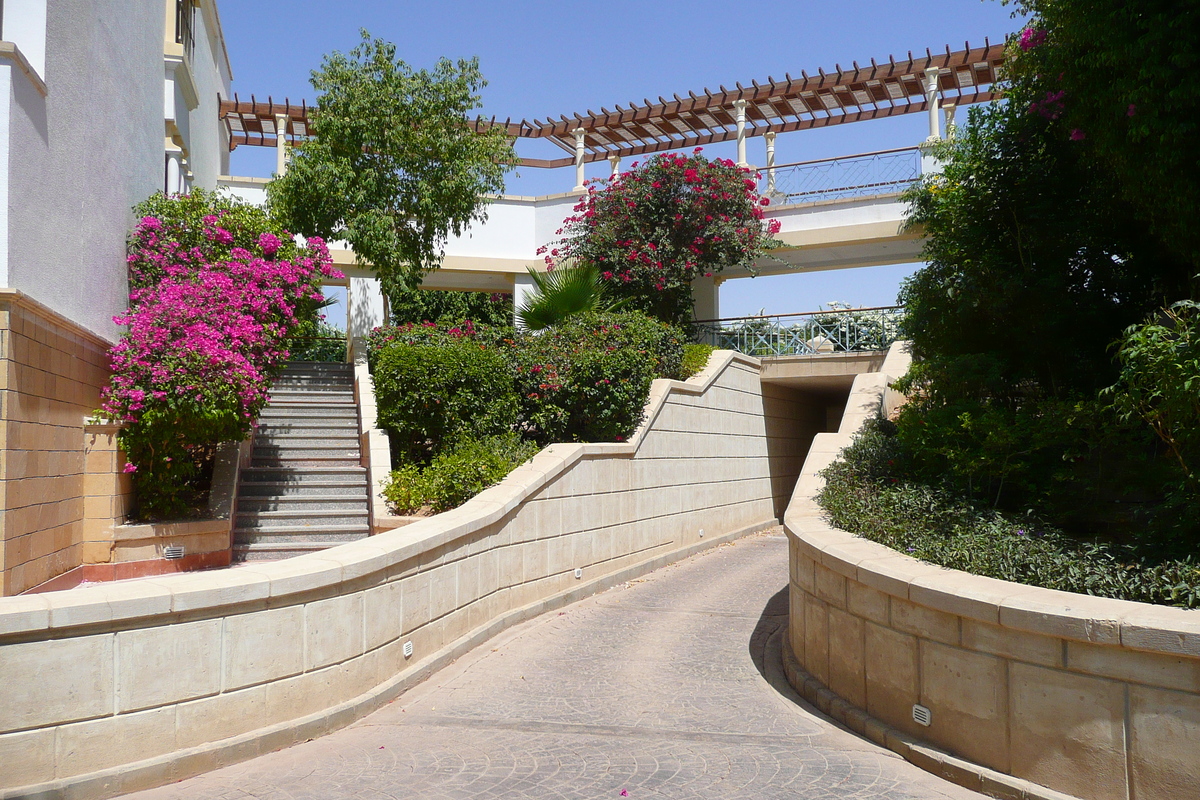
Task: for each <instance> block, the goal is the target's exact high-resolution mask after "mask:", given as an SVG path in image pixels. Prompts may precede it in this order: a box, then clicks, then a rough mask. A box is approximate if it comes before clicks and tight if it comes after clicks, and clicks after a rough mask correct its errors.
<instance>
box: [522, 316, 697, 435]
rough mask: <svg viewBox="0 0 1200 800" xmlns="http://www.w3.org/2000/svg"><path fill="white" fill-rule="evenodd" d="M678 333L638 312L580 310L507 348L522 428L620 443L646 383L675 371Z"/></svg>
mask: <svg viewBox="0 0 1200 800" xmlns="http://www.w3.org/2000/svg"><path fill="white" fill-rule="evenodd" d="M682 353H683V335H682V333H681V332H680V331H679V329H678V328H675V327H674V326H671V325H667V324H665V323H662V322H659V321H657V320H654V319H651V318H649V317H647V316H646V315H644V314H641V313H637V312H626V313H610V314H580V315H577V316H574V317H571V318H570V319H568V320H566V321H565V322H563V323H562V324H561V325H559V326H557V327H554V328H549V329H547V330H545V331H542V332H541V333H538V334H532V335H526V336H524V337H522V339H521V341H520V343H519V346H518V347H517V348H516V349H515V350H514V352H513V357H514V360H515V362H516V368H515V369H516V385H517V393H518V399H519V401H520V413H519V417H520V424H521V426H522V427H521V430H522V433H523V434H524V435H525V436H526V437H527V438H529V439H532V440H533V441H535V442H537V443H538V444H541V445H546V444H550V443H551V442H612V441H617V442H619V441H624V440H625V439H627V438H629V436H631V435H632V434H633V432H634V431H635V430H636V429H637V426H638V425H639V424H640V423H641V421H642V414H643V411H644V406H645V403H646V397H647V396H648V394H649V391H650V383H651V381H653V380H654V379H655V378H657V377H659V376H663V375H667V376H675V375H678V374H679V369H680V360H681V358H682Z"/></svg>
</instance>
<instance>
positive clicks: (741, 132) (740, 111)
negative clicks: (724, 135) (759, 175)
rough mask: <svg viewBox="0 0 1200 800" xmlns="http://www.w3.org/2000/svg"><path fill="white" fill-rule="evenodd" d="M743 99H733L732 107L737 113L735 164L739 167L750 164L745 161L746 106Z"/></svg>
mask: <svg viewBox="0 0 1200 800" xmlns="http://www.w3.org/2000/svg"><path fill="white" fill-rule="evenodd" d="M747 105H749V104H748V103H747V102H746V101H745V100H734V101H733V107H734V109H736V113H737V164H738V166H739V167H747V166H750V165H749V163H748V162H747V161H746V106H747Z"/></svg>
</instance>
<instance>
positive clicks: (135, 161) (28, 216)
mask: <svg viewBox="0 0 1200 800" xmlns="http://www.w3.org/2000/svg"><path fill="white" fill-rule="evenodd" d="M0 40H2V41H0V356H2V358H3V360H4V367H5V369H4V375H5V378H4V384H3V402H2V405H0V458H2V463H0V485H2V486H3V489H2V491H3V494H4V497H3V505H2V506H0V508H2V509H3V510H2V512H0V574H2V576H3V586H2V591H0V594H5V595H8V594H15V593H18V592H21V591H23V590H25V589H27V588H29V587H31V586H35V585H37V584H38V583H41V582H43V581H45V580H47V579H49V578H51V577H54V576H55V575H58V574H60V573H62V572H64V571H66V570H68V569H71V568H72V567H75V566H78V565H80V564H82V563H85V561H86V560H87V559H89V558H90V557H91V556H90V555H89V554H88V553H87V547H86V542H85V541H84V539H83V534H82V531H83V520H84V518H85V515H86V510H85V506H86V505H87V502H93V501H85V499H86V498H87V494H88V493H87V490H86V487H85V480H84V466H85V464H84V462H85V456H84V444H85V443H84V438H85V437H84V429H83V421H84V419H85V418H86V417H87V416H88V415H89V414H90V413H91V411H92V410H93V409H95V408H96V407H97V406H98V405H99V391H100V388H101V386H103V385H104V384H105V383H106V382H107V380H108V375H109V372H108V369H107V356H106V351H107V349H108V347H109V346H110V345H111V344H112V343H113V342H115V341H116V339H117V338H118V336H119V335H120V330H119V329H118V327H117V326H116V325H115V324H114V323H113V321H112V317H113V315H115V314H118V313H120V312H121V311H123V310H124V309H125V307H126V305H127V301H128V294H127V292H128V283H127V280H126V269H125V243H126V237H127V236H128V234H129V230H130V228H131V226H132V223H133V218H132V211H131V209H132V207H133V206H134V205H135V204H136V203H138V202H140V201H141V200H144V199H146V198H147V197H149V196H150V195H151V194H153V193H154V192H156V191H162V190H164V189H165V190H168V191H180V190H184V189H186V188H187V187H188V186H192V185H195V186H201V187H205V188H215V186H216V179H217V176H218V175H219V174H221V173H224V172H228V153H229V147H228V138H227V134H226V132H225V129H224V126H223V125H221V124H220V122H219V120H218V114H217V104H218V95H221V96H227V95H228V94H229V84H230V80H231V79H232V75H231V72H230V68H229V59H228V56H227V55H226V52H225V43H224V39H223V36H222V33H221V23H220V18H219V17H218V14H217V7H216V3H215V2H214V0H72V2H49V0H4V2H3V3H2V5H0ZM94 502H100V501H99V500H95V501H94ZM110 502H111V501H110Z"/></svg>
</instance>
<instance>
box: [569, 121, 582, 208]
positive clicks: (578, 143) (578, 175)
mask: <svg viewBox="0 0 1200 800" xmlns="http://www.w3.org/2000/svg"><path fill="white" fill-rule="evenodd" d="M571 133H573V134H574V135H575V191H577V192H582V191H583V189H584V186H583V155H584V154H583V145H584V142H583V136H584V134H585V133H586V131H584V129H583V128H576V129H575V130H573V131H571Z"/></svg>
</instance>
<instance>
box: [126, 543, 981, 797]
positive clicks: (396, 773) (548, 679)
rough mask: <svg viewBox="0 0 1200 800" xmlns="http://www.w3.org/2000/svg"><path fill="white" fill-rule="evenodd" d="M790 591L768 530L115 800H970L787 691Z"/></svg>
mask: <svg viewBox="0 0 1200 800" xmlns="http://www.w3.org/2000/svg"><path fill="white" fill-rule="evenodd" d="M786 584H787V542H786V540H785V539H784V536H783V533H782V531H781V530H779V529H778V528H776V529H774V530H772V531H768V532H766V533H764V534H759V535H756V536H751V537H747V538H745V539H742V540H740V541H738V542H736V543H734V544H731V545H724V546H721V547H718V548H716V549H714V550H710V551H708V552H706V553H703V554H701V555H698V556H696V557H694V558H691V559H689V560H687V561H685V562H682V563H680V564H676V565H674V566H671V567H667V568H664V569H662V570H659V571H658V572H655V573H654V574H652V575H649V576H647V577H646V578H645V579H643V580H640V581H634V582H632V583H630V584H626V585H624V586H621V587H618V588H616V589H613V590H611V591H608V592H606V593H604V594H602V595H599V596H597V597H593V598H591V599H588V600H585V601H582V602H580V603H577V604H575V605H573V606H569V607H568V608H567V609H566V610H564V611H561V612H552V613H551V614H549V615H546V616H544V617H541V618H539V619H536V620H532V621H531V622H529V623H526V624H524V625H521V626H519V627H516V628H513V629H512V630H510V631H508V632H506V633H505V634H503V635H502V636H500V637H498V638H497V639H494V640H493V641H491V642H489V643H487V644H486V645H484V646H483V647H481V648H479V650H477V651H475V652H474V653H472V654H470V655H469V656H467V657H466V658H464V659H462V660H461V661H459V662H458V663H456V664H454V665H452V666H451V667H449V668H447V669H446V670H443V671H442V672H440V673H438V674H436V675H435V676H434V677H433V678H432V679H430V680H429V681H428V682H426V683H425V684H423V685H421V686H419V687H417V688H416V689H413V690H412V691H410V692H408V693H407V694H405V695H403V696H402V697H400V698H399V699H397V700H396V701H394V702H393V703H391V704H390V705H388V706H386V707H385V708H383V709H381V710H379V711H377V712H376V713H374V714H372V715H371V716H369V717H366V718H365V719H363V720H360V721H359V722H358V723H356V724H354V725H352V726H351V727H349V728H347V729H345V730H342V731H339V732H337V733H334V734H332V735H330V736H326V737H324V738H322V739H318V740H315V741H311V742H307V743H305V744H302V745H298V746H296V747H292V748H289V749H287V750H282V751H279V752H276V753H272V754H270V755H267V756H263V757H261V758H258V759H255V760H253V761H248V762H246V763H243V764H238V765H235V766H232V767H227V768H225V769H222V770H219V771H217V772H212V773H209V774H207V775H201V776H199V777H196V778H192V779H190V780H187V781H183V782H181V783H176V784H172V785H170V786H165V787H162V788H159V789H155V790H152V791H148V792H141V793H138V794H134V795H130V796H129V797H131V798H138V800H151V799H152V798H154V799H155V800H159V799H162V798H181V799H182V798H187V800H204V799H206V798H220V799H221V800H244V799H245V798H260V799H261V800H284V799H285V798H286V799H288V800H307V799H309V798H311V800H341V799H342V798H363V799H364V800H368V799H369V800H375V799H376V798H379V799H381V800H382V799H383V798H397V799H399V798H421V799H424V798H464V799H465V798H471V799H474V798H488V800H491V799H492V798H512V799H513V800H516V799H517V798H530V799H531V800H532V799H536V800H543V799H544V798H580V800H593V799H594V798H604V799H606V800H607V799H609V798H611V800H618V798H620V797H624V796H626V795H625V794H624V792H628V795H627V796H628V797H629V798H632V799H633V800H647V799H648V798H669V799H670V800H686V799H688V798H696V800H700V799H701V798H703V799H704V800H718V799H719V800H740V799H742V798H745V800H768V798H781V799H782V798H788V799H789V800H799V799H803V800H809V799H810V798H812V799H814V800H815V799H818V798H819V799H820V800H825V799H826V798H828V799H829V800H834V798H836V799H837V800H846V799H847V798H886V799H887V800H900V798H914V799H915V798H920V799H921V800H926V799H927V798H928V799H929V800H945V799H946V798H950V799H952V800H966V799H967V798H979V797H981V795H977V794H974V793H973V792H969V791H966V790H964V789H962V788H960V787H958V786H954V785H952V784H949V783H946V782H944V781H941V780H939V779H937V778H934V777H933V776H931V775H929V774H927V773H925V772H923V771H921V770H919V769H917V768H916V767H914V766H912V765H911V764H908V763H906V762H905V761H903V760H902V759H900V758H899V757H897V756H895V755H894V754H892V753H890V752H889V751H886V750H883V749H881V748H879V747H876V746H875V745H873V744H871V743H869V742H866V741H864V740H862V739H859V738H858V737H856V736H854V735H852V734H850V733H848V732H846V731H844V730H842V729H840V728H839V727H837V726H836V725H835V724H834V723H832V722H829V721H827V720H825V719H823V718H821V717H820V716H819V715H818V714H817V713H816V712H815V711H813V709H811V708H810V707H807V706H805V705H804V704H803V701H800V700H799V699H798V698H797V697H796V695H795V694H794V693H793V692H791V690H790V688H788V687H787V684H786V682H785V681H784V680H783V678H782V667H781V665H780V663H779V651H778V647H779V640H780V637H779V636H777V635H773V634H776V633H777V632H779V631H781V630H782V629H783V628H784V627H785V626H786V620H787V616H786V615H787V599H786V598H787V595H786V592H785V587H786ZM623 790H624V791H623Z"/></svg>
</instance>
